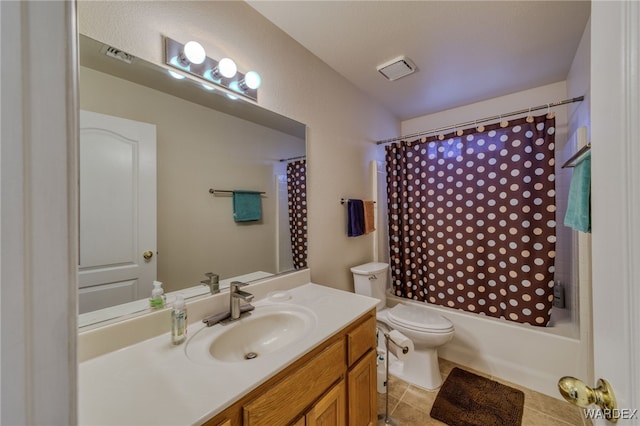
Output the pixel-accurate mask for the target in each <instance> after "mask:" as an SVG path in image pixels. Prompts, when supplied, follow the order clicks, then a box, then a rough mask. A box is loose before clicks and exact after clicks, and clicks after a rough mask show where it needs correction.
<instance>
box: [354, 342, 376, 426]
mask: <svg viewBox="0 0 640 426" xmlns="http://www.w3.org/2000/svg"><path fill="white" fill-rule="evenodd" d="M376 378H377V377H376V352H375V351H374V350H371V351H370V352H369V353H368V354H367V355H365V357H364V358H362V360H361V361H360V362H359V363H357V364H356V365H355V367H353V368H352V369H351V371H349V373H348V375H347V382H348V384H347V386H348V391H349V393H348V400H349V403H348V405H349V426H369V425H371V426H373V425H375V424H376V423H377V421H378V416H377V395H376Z"/></svg>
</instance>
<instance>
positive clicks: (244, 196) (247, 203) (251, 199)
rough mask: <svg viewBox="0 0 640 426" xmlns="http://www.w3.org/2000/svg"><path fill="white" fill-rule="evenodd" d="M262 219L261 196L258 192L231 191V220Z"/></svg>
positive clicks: (251, 220)
mask: <svg viewBox="0 0 640 426" xmlns="http://www.w3.org/2000/svg"><path fill="white" fill-rule="evenodd" d="M260 219H262V198H261V197H260V193H259V192H252V191H233V220H235V221H236V222H255V221H257V220H260Z"/></svg>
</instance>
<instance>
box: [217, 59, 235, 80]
mask: <svg viewBox="0 0 640 426" xmlns="http://www.w3.org/2000/svg"><path fill="white" fill-rule="evenodd" d="M218 72H219V73H220V74H222V76H223V77H227V78H231V77H233V76H234V75H236V72H238V67H237V66H236V63H235V62H233V59H230V58H222V59H220V62H218Z"/></svg>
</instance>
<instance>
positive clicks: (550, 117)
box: [547, 104, 556, 120]
mask: <svg viewBox="0 0 640 426" xmlns="http://www.w3.org/2000/svg"><path fill="white" fill-rule="evenodd" d="M549 108H550V107H549V104H547V118H548V119H549V120H551V119H552V118H553V117H555V116H556V115H555V114H554V113H553V112H552V111H551V110H550V109H549Z"/></svg>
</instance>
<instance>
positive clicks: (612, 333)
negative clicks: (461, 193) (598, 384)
mask: <svg viewBox="0 0 640 426" xmlns="http://www.w3.org/2000/svg"><path fill="white" fill-rule="evenodd" d="M591 5H592V6H591V122H592V132H591V140H592V158H591V161H592V196H591V197H592V210H593V211H592V214H593V236H592V237H593V240H592V242H593V252H592V254H593V342H594V373H595V374H594V375H595V379H596V380H597V379H598V378H603V379H605V380H608V381H609V382H610V384H611V386H612V387H613V389H614V391H615V394H616V397H617V400H618V409H619V410H620V411H619V412H618V414H619V415H620V417H621V420H619V421H618V424H619V425H640V139H639V137H638V135H639V134H640V120H639V118H638V117H640V4H639V3H638V2H631V1H630V2H599V1H594V2H592V3H591ZM589 385H595V383H592V384H589ZM625 410H628V411H625ZM634 410H639V411H638V412H634ZM596 424H598V425H604V424H608V423H605V421H604V420H598V421H597V422H596Z"/></svg>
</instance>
